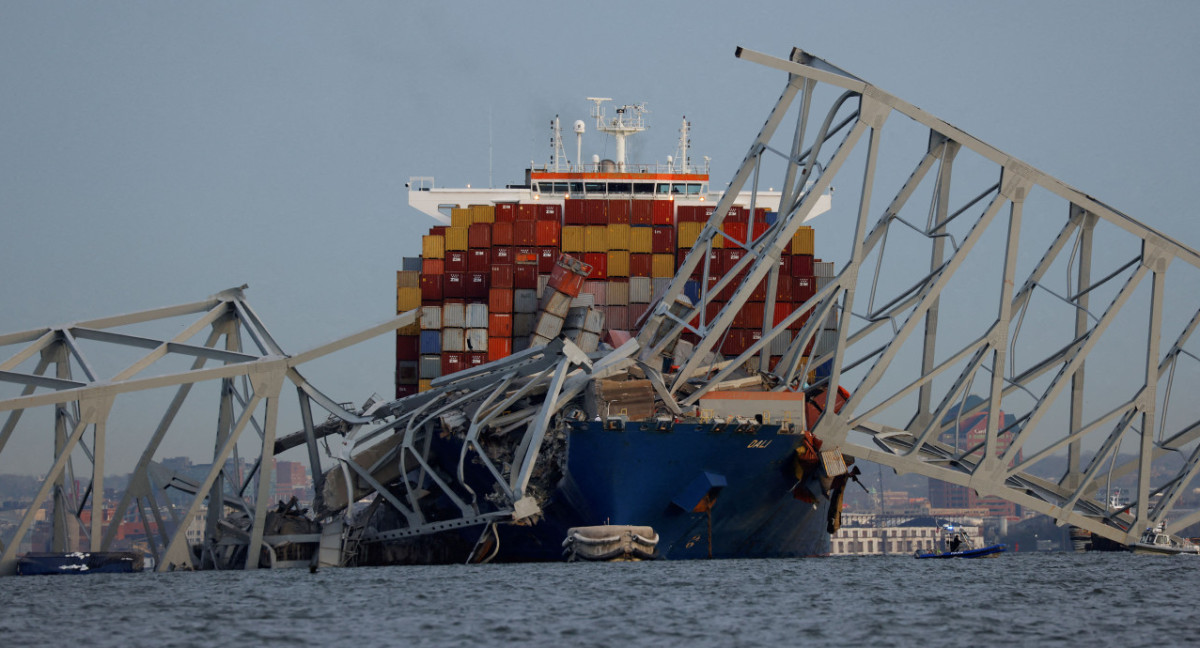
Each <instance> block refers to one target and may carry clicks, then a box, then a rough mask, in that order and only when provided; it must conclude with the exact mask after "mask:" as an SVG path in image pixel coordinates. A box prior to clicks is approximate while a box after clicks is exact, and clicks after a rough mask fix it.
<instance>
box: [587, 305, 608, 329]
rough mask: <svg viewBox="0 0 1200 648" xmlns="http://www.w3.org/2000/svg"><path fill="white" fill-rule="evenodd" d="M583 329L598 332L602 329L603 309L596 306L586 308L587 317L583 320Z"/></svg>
mask: <svg viewBox="0 0 1200 648" xmlns="http://www.w3.org/2000/svg"><path fill="white" fill-rule="evenodd" d="M583 330H585V331H591V332H592V333H596V334H599V333H600V332H602V331H603V330H604V311H602V310H600V309H598V308H591V309H588V312H587V318H586V319H584V320H583Z"/></svg>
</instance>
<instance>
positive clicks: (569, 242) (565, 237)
mask: <svg viewBox="0 0 1200 648" xmlns="http://www.w3.org/2000/svg"><path fill="white" fill-rule="evenodd" d="M585 229H586V228H584V227H583V226H582V225H567V226H565V227H563V228H562V251H563V252H586V251H587V250H585V249H584V241H585V240H586V237H585V235H584V232H585Z"/></svg>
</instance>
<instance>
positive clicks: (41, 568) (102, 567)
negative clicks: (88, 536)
mask: <svg viewBox="0 0 1200 648" xmlns="http://www.w3.org/2000/svg"><path fill="white" fill-rule="evenodd" d="M141 570H142V556H141V555H139V554H134V553H129V552H124V551H109V552H99V551H97V552H92V553H87V552H73V553H28V554H25V555H24V556H21V557H20V558H19V559H18V560H17V574H19V575H21V576H47V575H51V574H130V573H133V572H138V571H141Z"/></svg>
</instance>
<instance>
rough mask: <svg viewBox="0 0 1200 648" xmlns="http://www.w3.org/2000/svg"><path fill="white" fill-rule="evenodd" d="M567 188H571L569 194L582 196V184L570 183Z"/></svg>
mask: <svg viewBox="0 0 1200 648" xmlns="http://www.w3.org/2000/svg"><path fill="white" fill-rule="evenodd" d="M569 186H570V187H571V193H573V194H579V195H582V194H583V183H582V182H572V183H570V185H569Z"/></svg>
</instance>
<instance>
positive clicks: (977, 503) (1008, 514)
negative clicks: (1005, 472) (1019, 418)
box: [929, 396, 1021, 520]
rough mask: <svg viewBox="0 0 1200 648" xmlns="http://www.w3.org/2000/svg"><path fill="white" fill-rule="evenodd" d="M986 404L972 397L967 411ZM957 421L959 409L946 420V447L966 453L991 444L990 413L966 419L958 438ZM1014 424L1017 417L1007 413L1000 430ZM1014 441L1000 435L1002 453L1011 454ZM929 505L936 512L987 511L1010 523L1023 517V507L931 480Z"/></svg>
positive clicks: (943, 438) (978, 453)
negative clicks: (949, 510)
mask: <svg viewBox="0 0 1200 648" xmlns="http://www.w3.org/2000/svg"><path fill="white" fill-rule="evenodd" d="M982 402H983V399H982V398H980V397H978V396H970V397H968V398H967V400H966V402H965V403H964V404H963V405H964V409H966V410H970V409H972V408H974V407H975V406H977V405H979V404H980V403H982ZM957 418H958V408H957V407H955V408H953V409H952V410H951V411H950V412H949V413H947V414H946V416H945V417H944V418H943V419H942V425H943V428H942V429H943V431H942V434H941V437H940V439H939V440H940V441H941V442H942V443H944V444H946V445H948V446H951V447H954V448H958V449H959V450H963V451H965V450H970V449H971V448H975V447H976V446H982V444H983V443H984V442H986V441H987V420H988V411H987V410H986V409H984V410H981V411H979V412H975V413H973V414H969V415H966V416H963V417H962V419H961V420H959V422H958V434H957V435H956V434H955V431H954V422H955V420H956V419H957ZM1013 420H1014V417H1013V416H1012V415H1011V414H1008V415H1005V414H1004V412H1000V428H1002V429H1003V428H1004V427H1006V426H1008V425H1009V424H1011V423H1012V422H1013ZM956 437H957V438H956ZM1012 438H1013V435H1012V433H1011V432H1008V433H1004V434H1000V435H998V436H997V437H996V450H997V451H998V452H1004V451H1005V450H1007V449H1008V447H1009V445H1011V444H1012ZM982 454H983V452H982V450H979V451H976V452H972V453H971V454H969V455H967V456H968V457H974V458H978V457H980V456H982ZM1017 460H1020V453H1018V456H1017ZM1011 465H1012V464H1011V463H1010V466H1011ZM929 503H930V505H931V506H932V507H933V508H934V509H956V510H963V509H985V510H986V511H987V515H988V517H997V518H1001V517H1002V518H1008V519H1010V520H1018V519H1020V517H1021V509H1020V507H1018V506H1017V505H1016V504H1015V503H1013V502H1010V501H1008V500H1005V499H1003V498H1000V497H995V496H988V497H982V496H980V495H979V494H978V493H976V492H975V490H974V489H972V488H968V487H966V486H959V485H957V484H950V483H947V482H944V481H940V480H937V479H933V478H930V480H929Z"/></svg>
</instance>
